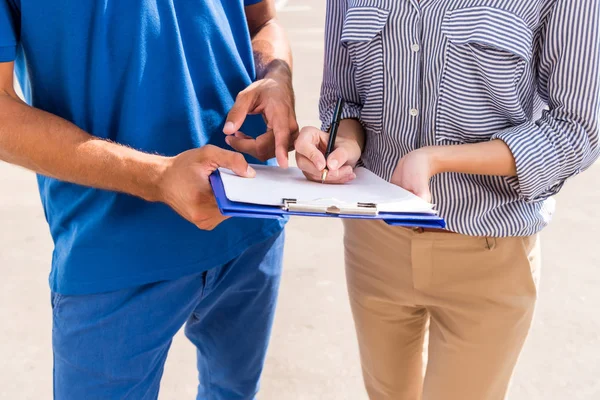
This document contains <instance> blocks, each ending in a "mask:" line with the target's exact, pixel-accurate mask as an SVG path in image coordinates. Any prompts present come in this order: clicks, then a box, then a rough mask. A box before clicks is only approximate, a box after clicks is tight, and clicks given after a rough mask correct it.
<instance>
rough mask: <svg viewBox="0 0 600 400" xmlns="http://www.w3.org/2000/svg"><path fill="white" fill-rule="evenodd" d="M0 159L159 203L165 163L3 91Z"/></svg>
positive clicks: (0, 102)
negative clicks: (110, 140) (98, 135)
mask: <svg viewBox="0 0 600 400" xmlns="http://www.w3.org/2000/svg"><path fill="white" fill-rule="evenodd" d="M0 160H2V161H6V162H8V163H11V164H16V165H19V166H21V167H25V168H27V169H30V170H32V171H35V172H37V173H39V174H42V175H46V176H49V177H53V178H56V179H60V180H64V181H68V182H72V183H76V184H80V185H85V186H91V187H96V188H99V189H106V190H113V191H118V192H124V193H128V194H131V195H134V196H138V197H141V198H144V199H146V200H149V201H157V200H158V197H159V193H158V181H159V179H160V176H161V174H162V172H163V170H164V168H165V165H166V160H167V159H166V158H164V157H160V156H156V155H150V154H146V153H142V152H139V151H136V150H133V149H130V148H128V147H125V146H121V145H118V144H115V143H111V142H108V141H105V140H101V139H98V138H95V137H93V136H91V135H89V134H87V133H86V132H84V131H83V130H81V129H79V128H78V127H77V126H75V125H74V124H72V123H70V122H68V121H66V120H64V119H62V118H59V117H57V116H55V115H52V114H49V113H47V112H44V111H41V110H38V109H35V108H32V107H29V106H28V105H26V104H24V103H22V102H21V101H19V100H18V99H16V98H14V97H12V96H10V95H8V94H4V93H2V94H0Z"/></svg>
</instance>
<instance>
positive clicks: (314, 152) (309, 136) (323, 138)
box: [295, 126, 362, 184]
mask: <svg viewBox="0 0 600 400" xmlns="http://www.w3.org/2000/svg"><path fill="white" fill-rule="evenodd" d="M341 129H342V126H340V133H339V134H338V136H337V138H336V141H335V148H334V151H333V152H332V153H331V154H330V155H329V158H328V159H327V160H325V151H326V149H327V141H328V139H329V134H328V133H326V132H323V131H321V130H319V129H317V128H314V127H312V126H308V127H305V128H303V129H302V130H301V131H300V135H299V136H298V139H296V144H295V148H296V163H297V164H298V168H300V169H301V170H302V172H303V173H304V175H305V176H306V177H307V178H308V179H310V180H312V181H316V182H321V176H322V173H323V170H324V169H325V167H326V166H327V168H328V170H329V172H328V173H327V179H326V180H325V183H331V184H342V183H348V182H350V181H351V180H353V179H354V178H356V175H355V174H354V167H356V163H357V162H358V160H359V158H360V155H361V152H362V150H361V144H360V143H359V142H358V140H357V139H355V138H354V137H346V136H344V135H343V133H342V131H341Z"/></svg>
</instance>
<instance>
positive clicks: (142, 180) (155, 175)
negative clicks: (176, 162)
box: [134, 155, 172, 202]
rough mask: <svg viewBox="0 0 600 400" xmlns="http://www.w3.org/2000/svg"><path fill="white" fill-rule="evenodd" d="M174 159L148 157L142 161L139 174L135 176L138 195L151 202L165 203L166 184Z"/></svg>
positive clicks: (156, 156)
mask: <svg viewBox="0 0 600 400" xmlns="http://www.w3.org/2000/svg"><path fill="white" fill-rule="evenodd" d="M171 164H172V158H170V157H163V156H158V155H148V157H147V158H146V159H144V160H142V162H141V165H140V169H139V172H138V173H137V174H135V175H136V176H135V177H134V185H135V186H136V188H137V192H138V193H136V195H138V196H139V197H141V198H142V199H144V200H146V201H149V202H164V198H165V196H164V188H163V187H164V182H165V176H166V174H167V171H168V170H169V168H170V166H171Z"/></svg>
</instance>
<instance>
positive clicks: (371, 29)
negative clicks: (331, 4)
mask: <svg viewBox="0 0 600 400" xmlns="http://www.w3.org/2000/svg"><path fill="white" fill-rule="evenodd" d="M336 1H339V0H336ZM389 15H390V11H389V10H385V9H382V8H379V7H353V8H350V9H349V10H348V11H347V12H346V17H345V19H344V27H343V29H342V38H341V41H342V43H344V44H345V43H348V42H370V41H371V40H373V38H374V37H375V36H376V35H377V34H378V33H379V32H381V31H382V30H383V28H384V27H385V24H386V23H387V20H388V17H389Z"/></svg>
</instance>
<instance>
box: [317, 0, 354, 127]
mask: <svg viewBox="0 0 600 400" xmlns="http://www.w3.org/2000/svg"><path fill="white" fill-rule="evenodd" d="M347 7H348V6H347V2H346V1H339V0H327V20H326V23H325V66H324V70H323V84H322V86H321V100H320V104H319V113H320V119H321V122H322V129H323V130H324V131H326V130H327V129H329V125H330V123H331V118H332V116H333V113H334V109H335V104H336V102H337V100H338V99H339V98H340V97H341V98H343V99H344V101H345V106H344V111H343V113H342V119H349V118H355V119H358V118H359V117H360V113H361V109H362V105H361V101H360V96H359V94H358V90H357V89H356V84H355V78H354V75H355V74H354V69H353V66H352V62H351V60H350V55H349V54H348V51H347V49H346V48H345V47H344V46H342V43H341V38H342V29H343V26H344V18H345V15H346V11H347Z"/></svg>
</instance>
